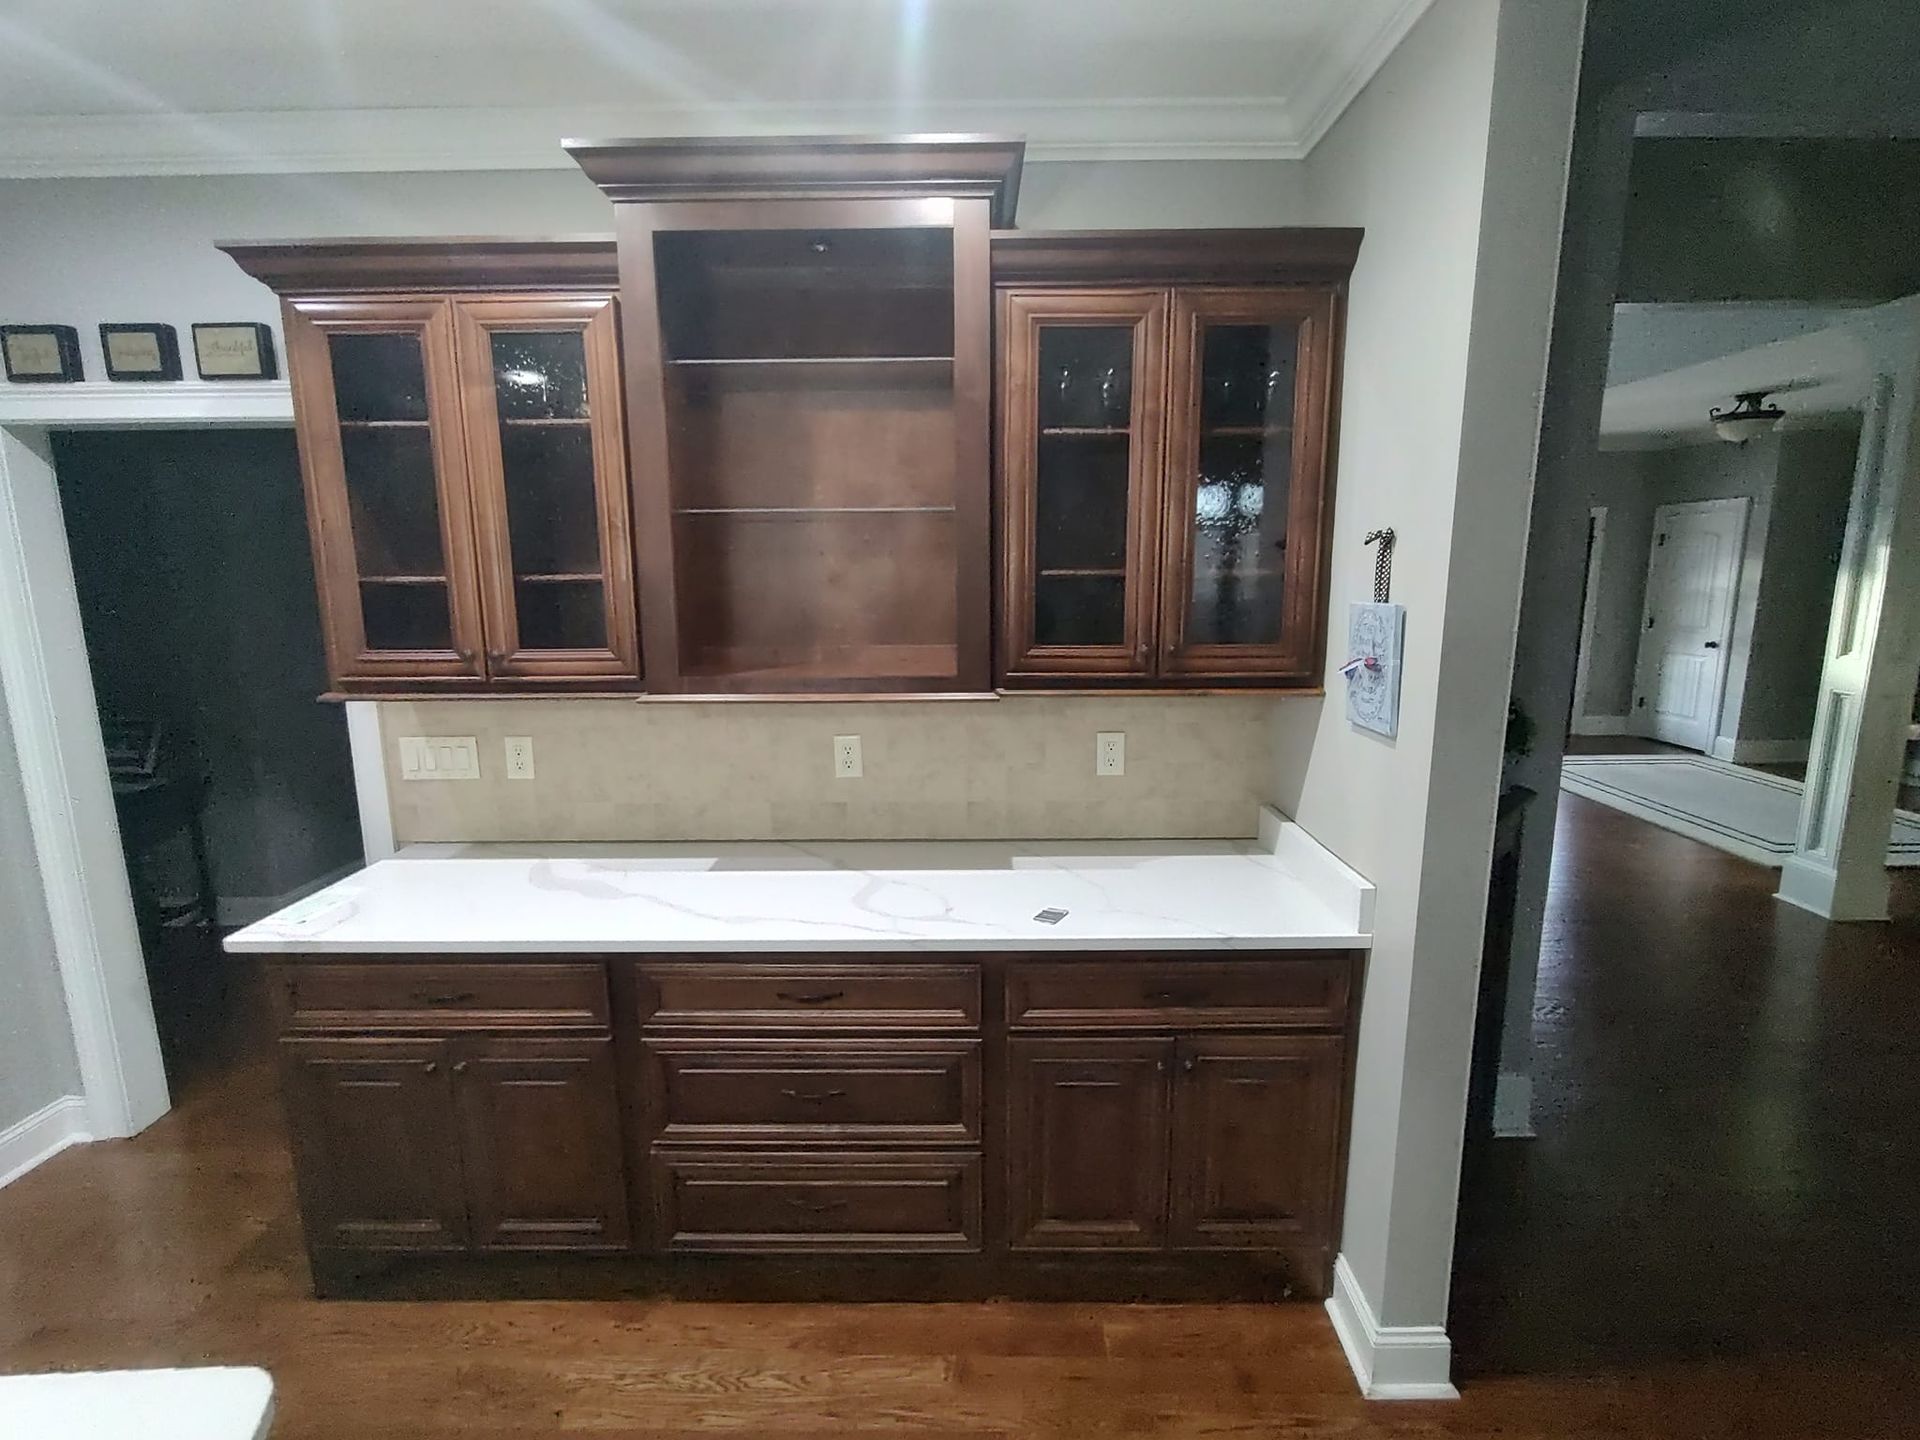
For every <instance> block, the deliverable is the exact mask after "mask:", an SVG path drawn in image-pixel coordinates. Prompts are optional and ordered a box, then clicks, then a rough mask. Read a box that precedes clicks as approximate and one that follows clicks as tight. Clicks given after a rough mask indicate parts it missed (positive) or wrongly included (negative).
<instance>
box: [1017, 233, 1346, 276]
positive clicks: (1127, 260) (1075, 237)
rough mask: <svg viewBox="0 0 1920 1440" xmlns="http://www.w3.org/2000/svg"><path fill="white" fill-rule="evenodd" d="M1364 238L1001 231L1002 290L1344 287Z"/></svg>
mask: <svg viewBox="0 0 1920 1440" xmlns="http://www.w3.org/2000/svg"><path fill="white" fill-rule="evenodd" d="M1365 233H1366V232H1365V231H1363V230H1358V229H1348V228H1344V227H1338V226H1328V225H1294V226H1284V227H1276V228H1269V229H1246V230H1032V231H1028V230H996V231H994V232H993V280H994V283H995V284H996V285H1031V284H1045V283H1048V282H1059V283H1062V284H1075V285H1079V284H1087V283H1092V282H1111V283H1130V284H1131V283H1139V284H1193V285H1198V284H1213V285H1272V284H1275V283H1284V282H1286V281H1289V280H1300V281H1317V282H1320V283H1322V284H1324V283H1326V282H1327V281H1330V280H1331V281H1338V282H1344V281H1345V280H1346V278H1347V277H1348V276H1349V275H1351V274H1352V273H1353V266H1354V262H1355V260H1356V259H1357V258H1358V257H1359V254H1360V241H1361V238H1362V237H1363V236H1364V235H1365Z"/></svg>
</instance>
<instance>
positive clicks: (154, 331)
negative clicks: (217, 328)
mask: <svg viewBox="0 0 1920 1440" xmlns="http://www.w3.org/2000/svg"><path fill="white" fill-rule="evenodd" d="M100 353H101V354H103V355H105V356H106V357H107V378H108V379H109V380H178V379H179V378H180V341H179V340H178V339H177V338H176V337H175V335H174V329H173V326H171V325H102V326H101V327H100Z"/></svg>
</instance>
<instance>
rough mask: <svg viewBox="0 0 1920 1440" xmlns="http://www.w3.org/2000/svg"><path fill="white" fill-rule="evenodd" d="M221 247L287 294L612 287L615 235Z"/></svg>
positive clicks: (398, 239)
mask: <svg viewBox="0 0 1920 1440" xmlns="http://www.w3.org/2000/svg"><path fill="white" fill-rule="evenodd" d="M216 248H218V249H219V250H221V251H223V252H225V253H226V254H227V255H228V256H230V257H232V259H233V262H234V263H235V264H236V265H238V266H239V267H240V268H241V269H242V270H244V271H246V272H247V274H249V275H251V276H253V278H254V279H256V280H258V281H261V282H262V283H263V284H265V285H267V286H268V287H269V288H271V289H273V290H274V291H276V292H278V293H281V294H287V293H289V292H294V293H299V294H332V293H336V292H338V293H357V292H366V291H388V290H513V289H547V288H564V289H573V288H591V289H600V290H612V289H614V288H615V287H616V286H617V285H618V284H619V278H620V277H619V266H618V264H617V263H616V260H615V256H614V242H613V237H612V236H611V235H545V236H525V237H519V238H503V237H499V236H475V235H449V236H437V235H436V236H419V237H393V236H350V237H345V238H338V239H323V240H230V241H222V242H217V243H216Z"/></svg>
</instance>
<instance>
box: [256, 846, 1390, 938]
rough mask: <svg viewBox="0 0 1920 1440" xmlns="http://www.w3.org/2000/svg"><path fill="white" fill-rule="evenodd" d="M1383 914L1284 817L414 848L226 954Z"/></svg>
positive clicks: (994, 933)
mask: <svg viewBox="0 0 1920 1440" xmlns="http://www.w3.org/2000/svg"><path fill="white" fill-rule="evenodd" d="M1056 909H1057V910H1063V911H1065V912H1066V913H1065V915H1064V916H1063V917H1062V918H1060V919H1058V920H1057V921H1055V922H1053V923H1048V922H1046V921H1043V920H1040V919H1037V918H1035V917H1036V916H1037V915H1038V914H1039V913H1040V912H1042V911H1047V910H1056ZM1372 917H1373V887H1372V885H1370V884H1369V883H1368V882H1367V881H1366V880H1364V879H1362V878H1361V877H1360V876H1359V875H1357V874H1355V873H1354V872H1353V871H1352V870H1350V869H1348V868H1347V867H1346V866H1345V865H1343V864H1342V863H1341V862H1340V861H1339V860H1338V859H1336V858H1335V857H1334V856H1333V855H1332V854H1330V853H1329V852H1328V851H1327V850H1325V849H1324V848H1322V847H1321V846H1320V845H1319V844H1318V843H1316V842H1315V841H1314V840H1313V838H1312V837H1311V836H1309V835H1308V834H1307V832H1306V831H1305V830H1303V829H1301V828H1300V827H1299V826H1298V825H1296V824H1294V823H1293V822H1292V821H1290V820H1286V819H1285V818H1284V817H1282V816H1280V815H1279V814H1278V813H1277V812H1275V811H1272V810H1268V811H1266V812H1265V813H1264V814H1263V815H1262V818H1261V824H1260V837H1259V838H1258V839H1257V840H1211V841H1209V840H1140V841H1016V842H981V841H921V842H912V841H861V842H837V841H835V842H826V841H823V842H818V843H811V842H810V843H805V844H797V843H774V842H739V843H709V844H697V845H691V844H672V845H665V844H655V845H539V846H531V845H527V846H518V845H415V846H409V847H408V848H406V849H404V850H402V851H401V852H400V853H399V854H398V855H396V856H394V857H393V858H392V859H388V860H382V861H380V862H379V863H377V864H374V865H370V866H368V867H367V868H366V869H365V870H362V871H360V872H359V873H357V874H355V875H352V876H350V877H348V878H347V879H345V880H342V881H340V882H339V883H337V884H335V885H331V886H329V887H328V888H326V889H324V890H321V891H318V892H316V893H315V894H313V895H310V896H308V897H307V898H306V899H304V900H301V901H299V902H298V903H297V904H294V905H290V906H288V907H287V908H286V909H284V910H281V911H280V912H278V913H277V914H274V915H270V916H268V917H267V918H266V919H264V920H262V921H260V922H259V923H257V924H254V925H250V926H248V927H247V928H246V929H244V930H241V931H238V932H236V933H235V934H234V935H232V936H230V937H229V938H228V940H227V943H226V948H227V949H228V950H229V951H232V952H234V953H236V954H275V953H341V954H351V953H356V952H358V953H367V952H385V953H415V954H436V953H437V954H448V953H461V952H467V953H489V954H501V953H512V952H547V953H556V952H578V953H603V952H621V951H632V952H643V951H675V952H679V951H706V950H711V951H734V952H738V951H806V950H831V951H846V950H877V951H887V950H893V951H901V950H907V951H911V950H1112V949H1141V950H1191V949H1205V950H1217V949H1248V950H1289V949H1314V948H1339V949H1355V948H1364V947H1366V946H1368V945H1370V944H1371V938H1372V937H1371V931H1372V928H1373V923H1372Z"/></svg>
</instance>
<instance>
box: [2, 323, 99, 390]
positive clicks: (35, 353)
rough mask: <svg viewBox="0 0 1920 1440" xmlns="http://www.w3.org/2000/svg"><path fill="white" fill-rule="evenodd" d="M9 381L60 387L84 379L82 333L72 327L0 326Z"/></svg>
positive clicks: (3, 356)
mask: <svg viewBox="0 0 1920 1440" xmlns="http://www.w3.org/2000/svg"><path fill="white" fill-rule="evenodd" d="M0 358H3V359H4V360H5V362H6V367H7V379H9V380H13V381H17V382H20V383H23V384H29V385H58V384H62V383H64V382H69V381H74V380H78V379H79V378H80V332H79V331H78V330H75V329H74V328H73V326H71V325H0Z"/></svg>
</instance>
